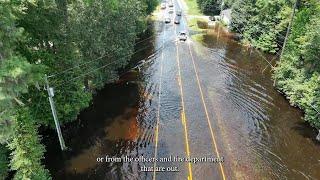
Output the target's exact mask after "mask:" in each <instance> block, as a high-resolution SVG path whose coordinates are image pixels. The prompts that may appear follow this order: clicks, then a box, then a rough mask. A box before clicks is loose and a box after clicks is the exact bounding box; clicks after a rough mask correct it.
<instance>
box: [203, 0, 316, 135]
mask: <svg viewBox="0 0 320 180" xmlns="http://www.w3.org/2000/svg"><path fill="white" fill-rule="evenodd" d="M197 2H198V6H199V8H200V9H201V10H202V12H203V13H205V14H209V15H218V14H220V10H223V9H226V8H231V10H232V13H231V17H232V19H231V24H230V28H231V30H232V31H234V32H237V33H238V34H239V35H240V37H241V42H242V43H243V44H245V45H250V46H252V47H255V48H258V49H260V50H262V51H265V52H269V53H273V54H277V55H280V54H281V50H282V47H283V46H284V40H285V37H286V32H287V29H288V24H289V22H290V20H291V15H292V12H293V8H294V4H295V3H297V4H296V13H295V15H294V17H293V23H292V28H291V29H290V34H289V38H288V41H287V44H286V46H285V49H284V53H283V56H282V57H281V61H278V63H277V65H276V68H274V69H273V70H274V71H273V72H274V75H273V77H274V79H275V82H276V87H277V88H278V89H279V90H280V91H282V92H284V93H285V94H286V96H287V97H288V99H289V100H290V103H291V104H292V105H294V106H298V107H299V108H301V109H303V110H304V112H305V120H306V121H308V122H309V123H310V124H311V125H312V126H314V127H316V128H318V129H319V128H320V59H319V58H320V1H319V0H297V1H296V0H197Z"/></svg>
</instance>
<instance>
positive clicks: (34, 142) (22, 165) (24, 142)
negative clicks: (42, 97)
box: [8, 108, 51, 180]
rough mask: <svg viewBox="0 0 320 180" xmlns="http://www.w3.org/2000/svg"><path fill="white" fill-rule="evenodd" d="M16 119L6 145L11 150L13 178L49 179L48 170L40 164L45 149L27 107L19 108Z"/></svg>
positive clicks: (18, 179)
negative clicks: (11, 135) (9, 140)
mask: <svg viewBox="0 0 320 180" xmlns="http://www.w3.org/2000/svg"><path fill="white" fill-rule="evenodd" d="M17 121H18V122H17V124H16V125H15V127H14V128H15V132H14V136H13V137H14V138H13V139H12V141H11V142H10V143H9V145H8V147H9V149H10V150H11V151H12V152H11V163H10V165H11V169H12V170H15V171H16V174H15V176H14V179H17V180H20V179H30V180H31V179H32V180H45V179H51V178H50V175H49V171H48V170H46V169H45V168H44V166H43V165H41V159H42V158H43V153H44V151H45V149H44V146H43V145H41V144H40V138H39V135H38V132H37V129H38V128H37V126H36V125H35V120H34V119H32V116H30V114H28V109H27V108H22V109H21V110H19V112H18V116H17Z"/></svg>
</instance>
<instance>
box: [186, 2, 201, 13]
mask: <svg viewBox="0 0 320 180" xmlns="http://www.w3.org/2000/svg"><path fill="white" fill-rule="evenodd" d="M184 2H185V3H186V4H187V6H188V14H189V15H199V16H201V15H203V14H202V13H201V11H200V9H199V6H198V3H197V0H184Z"/></svg>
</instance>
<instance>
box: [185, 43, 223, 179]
mask: <svg viewBox="0 0 320 180" xmlns="http://www.w3.org/2000/svg"><path fill="white" fill-rule="evenodd" d="M188 47H189V52H190V55H191V59H192V63H193V69H194V72H195V75H196V78H197V82H198V87H199V91H200V95H201V100H202V104H203V107H204V110H205V114H206V117H207V121H208V125H209V129H210V134H211V138H212V141H213V145H214V150H215V151H216V153H217V155H218V157H219V158H220V153H219V150H218V146H217V143H216V139H215V137H214V134H213V130H212V126H211V121H210V117H209V114H208V110H207V106H206V103H205V101H204V96H203V91H202V88H201V85H200V80H199V75H198V71H197V68H196V64H195V61H194V57H193V54H192V51H191V46H190V43H188ZM219 165H220V170H221V174H222V178H223V179H224V180H225V179H226V176H225V173H224V169H223V166H222V163H221V162H219Z"/></svg>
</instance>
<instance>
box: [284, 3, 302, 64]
mask: <svg viewBox="0 0 320 180" xmlns="http://www.w3.org/2000/svg"><path fill="white" fill-rule="evenodd" d="M297 3H298V0H296V2H295V3H294V5H293V11H292V14H291V19H290V22H289V25H288V29H287V33H286V37H285V39H284V43H283V47H282V51H281V55H280V61H281V58H282V55H283V52H284V48H285V46H286V44H287V39H288V36H289V33H290V29H291V25H292V22H293V18H294V14H295V12H296V8H297Z"/></svg>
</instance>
